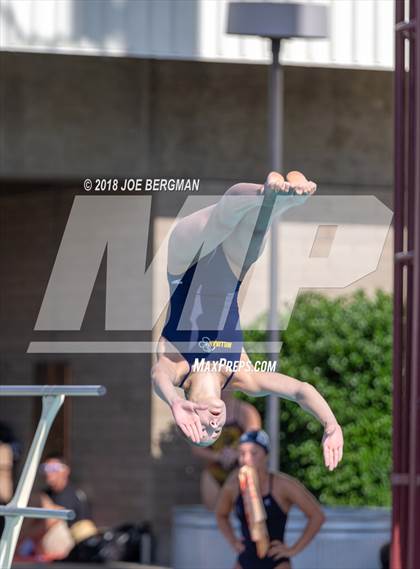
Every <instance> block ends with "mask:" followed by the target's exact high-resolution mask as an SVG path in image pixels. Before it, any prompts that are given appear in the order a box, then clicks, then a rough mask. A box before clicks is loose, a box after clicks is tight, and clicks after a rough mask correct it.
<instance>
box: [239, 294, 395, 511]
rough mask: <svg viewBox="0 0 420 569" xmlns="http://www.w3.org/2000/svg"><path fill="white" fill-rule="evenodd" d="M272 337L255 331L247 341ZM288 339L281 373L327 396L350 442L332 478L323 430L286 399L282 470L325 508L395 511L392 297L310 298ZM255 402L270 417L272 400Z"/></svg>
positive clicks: (298, 309) (301, 300) (299, 305)
mask: <svg viewBox="0 0 420 569" xmlns="http://www.w3.org/2000/svg"><path fill="white" fill-rule="evenodd" d="M260 322H261V320H260ZM256 327H258V326H254V328H256ZM265 336H266V335H265V332H259V331H255V330H254V331H248V332H246V333H245V341H246V342H248V341H251V340H263V339H265ZM281 339H282V341H283V342H284V343H283V347H282V350H281V353H280V370H281V372H282V373H285V374H287V375H291V376H292V377H296V378H298V379H301V380H304V381H308V382H310V383H312V384H313V385H314V386H315V387H316V388H317V389H318V390H319V391H320V393H321V394H322V395H323V396H324V397H325V398H326V400H327V401H328V403H329V404H330V405H331V407H332V409H333V411H334V413H335V415H336V417H337V419H338V421H339V422H340V424H341V425H342V428H343V432H344V438H345V449H344V458H343V461H342V463H341V465H340V466H339V467H338V468H337V469H336V470H335V471H334V472H333V473H330V472H329V471H327V470H326V468H325V467H324V466H323V461H322V452H321V447H320V441H321V438H322V427H321V425H320V424H319V423H318V422H317V421H316V420H315V419H314V418H312V417H311V416H310V415H309V414H308V413H305V412H304V411H302V410H301V409H300V408H299V407H298V406H297V405H296V404H295V403H291V402H290V401H285V400H282V402H281V414H280V416H281V435H280V445H281V470H282V471H284V472H287V473H288V474H290V475H292V476H295V477H296V478H298V479H299V480H300V481H301V482H302V483H303V484H305V486H307V487H308V488H309V489H310V490H311V491H312V492H313V493H314V494H315V495H316V496H317V497H318V498H319V499H320V500H321V502H322V503H323V504H325V505H338V504H341V505H353V506H358V505H369V506H389V505H390V484H389V476H390V468H391V376H392V372H391V366H392V297H391V296H390V295H388V294H386V293H384V292H382V291H380V290H378V291H376V294H375V297H374V298H373V299H372V298H368V297H367V296H366V295H365V294H364V293H363V292H362V291H358V292H357V293H355V294H353V295H352V296H349V297H340V298H337V299H333V300H332V299H329V298H327V297H325V296H322V295H320V294H315V293H305V294H302V295H300V296H299V297H298V299H297V302H296V305H295V307H294V310H293V314H292V317H291V319H290V322H289V325H288V327H287V330H285V331H283V333H282V336H281ZM257 357H259V356H258V355H254V356H253V359H256V358H257ZM252 401H253V403H254V404H255V405H256V406H257V408H258V409H259V410H260V412H261V413H262V414H263V415H264V408H265V400H264V398H256V399H254V400H252Z"/></svg>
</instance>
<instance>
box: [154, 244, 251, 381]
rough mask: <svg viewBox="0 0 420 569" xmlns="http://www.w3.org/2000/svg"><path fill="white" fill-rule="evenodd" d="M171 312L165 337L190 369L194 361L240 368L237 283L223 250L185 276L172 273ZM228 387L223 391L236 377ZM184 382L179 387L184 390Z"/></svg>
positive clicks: (217, 249) (168, 316) (194, 264)
mask: <svg viewBox="0 0 420 569" xmlns="http://www.w3.org/2000/svg"><path fill="white" fill-rule="evenodd" d="M168 281H169V287H170V294H171V300H170V307H169V310H168V314H167V317H166V322H165V325H164V328H163V330H162V336H164V337H165V338H166V339H167V340H169V342H171V343H172V344H173V345H174V346H175V347H176V348H177V350H178V351H179V353H180V354H182V356H183V357H184V358H185V359H186V360H187V362H188V364H189V367H190V369H189V372H188V374H187V376H188V375H189V373H190V372H191V366H192V364H193V363H194V362H195V361H196V358H197V359H198V360H202V359H204V360H205V361H220V360H221V359H222V358H224V359H225V360H226V362H224V363H226V365H229V366H234V365H235V362H239V360H240V357H241V352H242V346H243V333H242V330H241V326H240V321H239V311H238V292H239V287H240V286H241V283H242V280H239V279H238V278H237V277H236V276H235V275H234V273H233V272H232V269H231V268H230V266H229V263H228V262H227V259H226V256H225V254H224V251H223V246H222V244H219V245H218V246H217V247H216V248H215V249H214V250H213V251H211V253H209V254H208V255H206V256H204V257H203V258H201V259H199V260H198V261H195V262H194V263H193V264H192V265H191V266H190V267H189V268H188V269H187V270H186V271H185V273H184V274H183V275H172V274H171V273H169V272H168ZM233 373H234V372H233V371H232V373H231V374H230V377H229V378H228V380H227V381H226V382H225V385H224V386H223V387H226V385H227V383H228V382H229V381H230V379H231V377H232V376H233ZM187 376H185V377H184V379H183V381H182V383H181V385H180V387H182V385H183V383H184V381H185V379H186V378H187Z"/></svg>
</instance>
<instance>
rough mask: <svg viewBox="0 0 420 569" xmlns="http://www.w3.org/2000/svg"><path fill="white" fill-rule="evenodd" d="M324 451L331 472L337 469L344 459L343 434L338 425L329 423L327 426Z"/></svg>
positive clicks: (323, 442) (323, 440) (323, 438)
mask: <svg viewBox="0 0 420 569" xmlns="http://www.w3.org/2000/svg"><path fill="white" fill-rule="evenodd" d="M322 446H323V450H324V462H325V466H326V467H327V468H328V469H329V470H330V471H331V470H334V468H336V466H337V465H338V463H339V462H340V460H341V459H342V458H343V446H344V440H343V432H342V430H341V427H340V425H339V424H338V423H328V424H327V425H325V429H324V436H323V437H322Z"/></svg>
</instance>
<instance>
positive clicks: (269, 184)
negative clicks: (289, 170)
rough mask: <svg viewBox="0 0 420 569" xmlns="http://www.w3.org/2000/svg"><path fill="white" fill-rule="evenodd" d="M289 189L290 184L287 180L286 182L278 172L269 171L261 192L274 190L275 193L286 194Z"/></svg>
mask: <svg viewBox="0 0 420 569" xmlns="http://www.w3.org/2000/svg"><path fill="white" fill-rule="evenodd" d="M289 190H290V184H289V182H286V180H285V179H284V178H283V176H282V175H281V174H279V173H278V172H270V173H269V174H268V176H267V179H266V181H265V183H264V186H263V187H262V189H261V193H267V192H268V193H271V192H274V193H276V194H281V193H284V194H288V193H289Z"/></svg>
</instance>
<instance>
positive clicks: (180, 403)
mask: <svg viewBox="0 0 420 569" xmlns="http://www.w3.org/2000/svg"><path fill="white" fill-rule="evenodd" d="M207 408H208V407H207V405H200V404H199V403H193V402H192V401H186V400H185V399H181V398H179V399H175V401H173V403H172V405H171V411H172V415H173V416H174V419H175V422H176V424H177V425H178V427H179V428H180V429H181V431H182V432H183V433H184V435H185V436H186V437H188V438H189V439H191V440H192V442H194V443H199V442H200V441H201V432H202V425H201V421H200V418H199V416H198V415H197V413H196V411H197V410H199V411H205V410H206V409H207Z"/></svg>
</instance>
